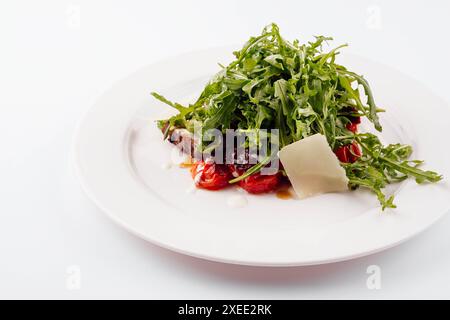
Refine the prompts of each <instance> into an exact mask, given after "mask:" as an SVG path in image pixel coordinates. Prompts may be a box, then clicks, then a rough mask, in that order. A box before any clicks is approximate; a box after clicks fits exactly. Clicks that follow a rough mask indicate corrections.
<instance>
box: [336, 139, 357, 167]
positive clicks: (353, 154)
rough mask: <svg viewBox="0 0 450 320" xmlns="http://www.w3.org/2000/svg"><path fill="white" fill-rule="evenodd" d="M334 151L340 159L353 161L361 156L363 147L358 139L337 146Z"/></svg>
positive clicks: (348, 161)
mask: <svg viewBox="0 0 450 320" xmlns="http://www.w3.org/2000/svg"><path fill="white" fill-rule="evenodd" d="M334 153H335V154H336V156H337V157H338V159H339V161H341V162H345V163H353V162H355V161H356V160H358V158H359V157H361V149H360V148H359V145H358V144H357V143H356V141H353V142H352V143H351V144H348V145H346V146H341V147H339V148H337V149H336V150H335V151H334Z"/></svg>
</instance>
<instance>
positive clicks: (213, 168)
mask: <svg viewBox="0 0 450 320" xmlns="http://www.w3.org/2000/svg"><path fill="white" fill-rule="evenodd" d="M191 175H192V178H193V179H194V182H195V185H196V186H197V187H199V188H203V189H208V190H219V189H222V188H225V187H226V186H228V185H229V183H228V181H229V180H231V179H232V176H231V173H230V170H228V167H227V166H226V165H224V164H216V163H206V162H204V161H198V162H196V163H194V164H193V165H192V167H191Z"/></svg>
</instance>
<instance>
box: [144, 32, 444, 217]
mask: <svg viewBox="0 0 450 320" xmlns="http://www.w3.org/2000/svg"><path fill="white" fill-rule="evenodd" d="M330 40H332V38H329V37H323V36H318V37H315V39H314V41H311V42H308V43H305V44H300V42H299V41H298V40H295V41H293V42H289V41H287V40H285V39H284V38H283V37H282V36H281V34H280V32H279V28H278V26H277V25H276V24H271V25H269V26H267V27H265V28H264V29H263V31H262V33H261V35H259V36H256V37H251V38H250V39H249V40H248V42H247V43H245V45H244V46H243V47H242V49H241V50H239V51H236V52H234V56H235V60H234V61H232V62H231V63H230V64H228V65H227V66H221V70H220V71H219V72H218V73H217V74H216V75H215V76H214V77H213V78H212V79H211V80H210V81H209V83H208V84H207V85H206V86H205V87H204V89H203V91H202V92H201V94H200V95H199V97H198V99H197V100H196V102H195V103H193V104H189V105H181V104H179V103H174V102H171V101H169V100H168V99H166V98H165V97H163V96H161V95H159V94H157V93H155V92H153V93H152V95H153V96H154V97H155V98H156V99H158V100H160V101H162V102H164V103H166V104H167V105H169V106H171V107H173V108H175V109H176V110H177V111H178V113H177V114H176V115H174V116H172V117H170V118H169V119H164V120H160V121H158V127H159V128H160V129H161V131H162V133H163V137H164V139H170V141H171V142H172V143H174V144H176V145H180V144H182V143H184V144H186V142H187V143H188V144H189V145H190V146H192V147H193V148H195V147H198V148H199V150H201V152H202V153H203V152H205V151H206V149H208V148H207V147H205V144H204V142H203V141H202V139H196V138H195V137H196V135H195V128H196V127H200V128H201V132H205V131H206V130H208V129H215V130H219V132H221V133H222V134H223V135H225V133H226V132H228V130H230V129H234V130H241V131H244V132H245V131H256V132H263V131H264V130H265V131H264V132H268V131H267V130H271V129H276V130H277V141H278V142H277V143H278V144H277V149H281V150H283V148H285V147H287V146H289V145H291V144H294V143H298V142H299V141H302V140H303V139H307V138H309V137H311V136H313V135H316V134H319V135H323V136H324V137H325V138H326V142H328V146H329V148H330V149H331V150H332V152H334V154H335V156H336V158H337V159H338V160H339V165H340V166H341V167H342V168H343V169H344V170H345V175H346V179H347V180H346V181H347V183H346V186H347V187H348V189H350V190H355V189H357V188H367V189H370V190H371V191H373V192H374V194H375V195H376V196H377V197H378V200H379V202H380V204H381V206H382V208H383V209H385V208H395V207H396V206H395V204H394V202H393V200H394V198H393V196H387V195H385V193H384V192H383V189H384V188H385V187H386V186H387V185H388V184H390V183H395V182H399V181H403V180H405V179H407V178H410V177H411V178H414V179H415V180H416V182H417V183H424V182H437V181H439V180H441V179H442V176H441V175H439V174H438V173H436V172H433V171H426V170H422V169H420V168H419V166H420V165H421V164H422V161H420V160H411V159H410V156H411V154H412V151H413V150H412V147H411V146H409V145H404V144H399V143H395V144H389V145H383V144H382V143H381V141H380V139H379V138H378V137H377V135H376V134H373V133H369V132H361V131H360V128H359V125H360V123H361V120H362V119H363V118H364V119H367V120H368V123H370V124H371V125H372V126H373V127H374V128H375V129H376V131H378V132H381V131H382V124H381V123H380V120H379V117H378V114H379V113H380V112H384V111H385V110H384V109H381V108H379V107H378V106H377V105H376V103H375V99H374V96H373V93H372V91H371V88H370V86H369V83H368V82H367V80H366V79H365V78H364V77H363V76H361V75H359V74H356V73H354V72H352V71H351V70H348V69H347V68H345V67H344V66H342V65H339V64H338V63H336V57H337V55H338V54H339V52H340V50H341V49H342V48H343V47H345V46H346V45H341V46H338V47H336V48H334V49H332V50H330V51H326V52H324V51H323V48H322V46H323V44H324V43H325V42H327V41H330ZM266 135H269V136H270V135H271V132H268V133H266ZM243 143H244V145H245V150H246V151H245V153H244V156H243V157H242V156H241V157H239V156H237V155H236V153H235V154H234V155H233V156H232V157H231V161H227V162H226V163H221V162H218V161H214V160H211V158H205V157H200V158H198V157H196V158H195V160H194V161H193V164H192V167H191V172H192V177H193V178H194V181H195V184H196V186H197V187H199V188H203V189H209V190H218V189H222V188H226V187H229V186H230V185H235V184H236V185H238V186H239V187H241V188H243V189H245V190H246V191H247V192H249V193H254V194H259V193H267V192H272V191H274V190H277V189H279V188H281V187H283V186H286V185H289V184H290V183H291V182H292V181H290V177H289V172H286V169H285V168H284V166H283V163H282V162H281V163H279V167H278V168H277V170H275V171H274V170H272V172H271V173H270V174H263V172H262V170H263V169H264V168H266V167H267V166H268V163H269V161H274V160H275V161H279V159H278V158H277V157H278V153H277V152H276V151H278V150H275V148H274V147H273V146H272V147H271V150H270V152H269V155H266V156H265V157H263V158H261V157H258V159H257V161H256V162H255V161H251V160H252V157H251V153H250V152H249V151H248V149H249V148H250V147H251V144H252V142H250V141H249V140H245V141H244V142H243ZM253 143H256V144H259V143H261V141H260V140H258V139H256V142H253ZM226 144H227V143H225V139H222V141H221V142H220V144H219V147H220V148H225V147H226ZM215 147H216V149H215V151H216V152H217V150H218V149H217V144H216V146H215ZM272 149H273V150H272ZM233 150H235V151H236V146H234V149H233ZM188 153H189V154H190V155H192V152H188ZM209 155H211V152H210V153H209Z"/></svg>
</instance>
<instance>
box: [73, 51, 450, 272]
mask: <svg viewBox="0 0 450 320" xmlns="http://www.w3.org/2000/svg"><path fill="white" fill-rule="evenodd" d="M233 49H235V48H221V49H214V50H207V51H201V52H195V53H190V54H186V55H183V56H179V57H175V58H171V59H168V60H166V61H163V62H161V63H158V64H155V65H152V66H149V67H146V68H143V69H141V70H139V71H137V72H135V73H134V74H132V75H131V76H129V77H128V78H126V79H124V80H122V81H120V82H119V83H117V84H116V85H114V86H113V87H112V88H111V89H110V90H109V91H108V92H106V93H105V94H104V95H103V96H102V97H101V98H100V99H99V100H98V101H97V103H96V104H95V105H94V106H93V107H92V109H91V110H90V112H89V113H88V114H87V115H86V116H85V118H84V119H83V120H82V122H81V123H80V126H79V128H78V131H77V135H76V140H75V145H74V157H75V158H74V160H75V164H76V168H77V171H78V175H79V177H80V181H81V183H82V185H83V187H84V189H85V190H86V192H87V194H88V195H89V197H91V198H92V199H93V200H94V201H95V203H96V204H97V205H98V206H99V207H100V208H101V209H103V210H104V211H105V212H106V213H107V214H108V215H109V217H110V218H112V219H113V220H114V221H115V222H117V223H118V224H119V225H121V226H123V227H124V228H125V229H127V230H129V231H131V232H132V233H134V234H136V235H138V236H139V237H142V238H144V239H146V240H148V241H151V242H153V243H156V244H158V245H160V246H162V247H165V248H168V249H171V250H174V251H177V252H181V253H185V254H188V255H192V256H196V257H201V258H205V259H210V260H215V261H222V262H228V263H236V264H246V265H259V266H299V265H311V264H321V263H329V262H335V261H340V260H345V259H351V258H356V257H360V256H363V255H367V254H371V253H374V252H378V251H380V250H383V249H386V248H389V247H392V246H394V245H396V244H398V243H400V242H402V241H404V240H406V239H408V238H410V237H412V236H413V235H415V234H417V233H419V232H420V231H422V230H424V229H425V228H427V227H429V226H430V225H431V224H432V223H433V222H435V221H436V220H437V219H438V218H440V217H442V216H443V215H444V214H445V213H446V212H447V211H448V209H449V208H450V188H449V186H448V184H447V182H446V181H445V180H444V181H443V182H441V183H438V184H425V185H420V186H418V185H416V183H415V182H414V181H413V180H409V181H406V182H403V183H401V184H398V185H396V186H393V187H391V188H390V189H389V191H390V192H395V193H396V199H395V201H396V204H397V205H398V209H395V210H387V211H386V212H384V213H381V210H380V207H379V205H378V203H377V200H376V197H375V196H374V195H373V194H371V193H369V192H365V191H363V190H358V191H355V192H347V193H341V194H325V195H321V196H317V197H314V198H310V199H307V200H302V201H300V200H280V199H278V198H276V197H275V196H274V195H264V196H250V195H246V198H247V200H248V205H247V206H245V207H243V208H239V209H232V208H230V207H229V206H227V202H228V201H229V197H230V196H232V195H233V194H240V193H239V191H237V190H236V189H230V190H225V191H219V192H210V191H203V190H198V191H196V192H186V191H187V190H191V186H192V180H191V178H190V177H189V174H188V170H186V169H181V168H179V167H172V168H170V169H167V168H164V167H165V166H166V164H167V161H168V160H169V159H170V158H171V153H172V151H171V150H172V149H171V147H170V146H169V145H168V143H167V142H163V141H162V138H161V134H160V132H158V130H157V129H156V127H155V125H154V123H153V122H152V121H153V120H154V119H157V118H165V117H167V114H168V112H169V107H167V106H165V105H162V104H161V103H159V102H158V101H156V100H155V99H153V98H152V97H151V96H150V92H151V91H157V92H161V93H163V94H164V95H166V96H167V97H168V98H170V99H173V100H184V99H187V97H189V96H190V97H192V96H193V95H195V94H198V93H199V92H200V90H201V88H202V86H203V85H204V84H205V82H206V81H207V80H208V78H209V77H210V76H211V75H212V74H214V73H215V72H216V71H217V70H218V69H219V67H218V66H217V62H221V63H226V62H228V61H229V60H230V59H231V58H232V56H231V54H230V53H231V52H232V50H233ZM344 58H345V60H342V59H344ZM339 62H341V63H343V64H345V65H348V66H349V67H351V69H352V70H354V71H356V72H358V73H362V74H364V75H365V76H366V78H367V79H368V80H369V81H370V83H371V85H372V88H373V91H374V94H375V97H376V100H377V103H378V105H379V106H382V107H384V108H386V109H387V110H388V112H387V113H386V114H383V115H382V123H383V125H384V130H383V133H382V135H381V136H382V139H383V140H384V141H386V142H397V141H399V142H403V143H409V144H412V145H413V146H414V149H415V153H414V157H415V158H419V159H425V160H426V164H425V167H426V168H430V169H433V170H436V171H438V172H440V173H442V174H444V176H445V177H447V178H448V177H450V152H449V149H448V147H447V144H445V141H446V140H447V139H448V132H447V130H448V128H449V121H448V119H450V109H449V108H448V107H447V106H446V104H445V103H444V101H443V100H441V99H440V98H438V97H436V96H435V95H434V94H433V93H432V92H431V91H430V90H429V89H427V88H426V87H424V86H423V85H421V84H420V83H418V82H417V81H415V80H413V79H411V78H409V77H407V76H405V75H403V74H401V73H400V72H398V71H396V70H394V69H391V68H388V67H386V66H384V65H380V64H377V63H374V62H371V61H369V60H366V59H362V58H360V57H356V56H353V55H349V54H345V53H344V54H343V57H342V58H341V60H340V61H339Z"/></svg>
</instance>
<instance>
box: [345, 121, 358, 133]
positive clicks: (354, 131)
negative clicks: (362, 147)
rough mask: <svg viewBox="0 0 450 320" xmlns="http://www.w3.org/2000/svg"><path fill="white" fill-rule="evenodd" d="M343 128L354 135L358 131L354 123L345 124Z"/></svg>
mask: <svg viewBox="0 0 450 320" xmlns="http://www.w3.org/2000/svg"><path fill="white" fill-rule="evenodd" d="M345 127H346V128H347V130H350V131H351V132H353V133H356V131H358V124H357V123H354V122H349V123H347V125H346V126H345Z"/></svg>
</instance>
